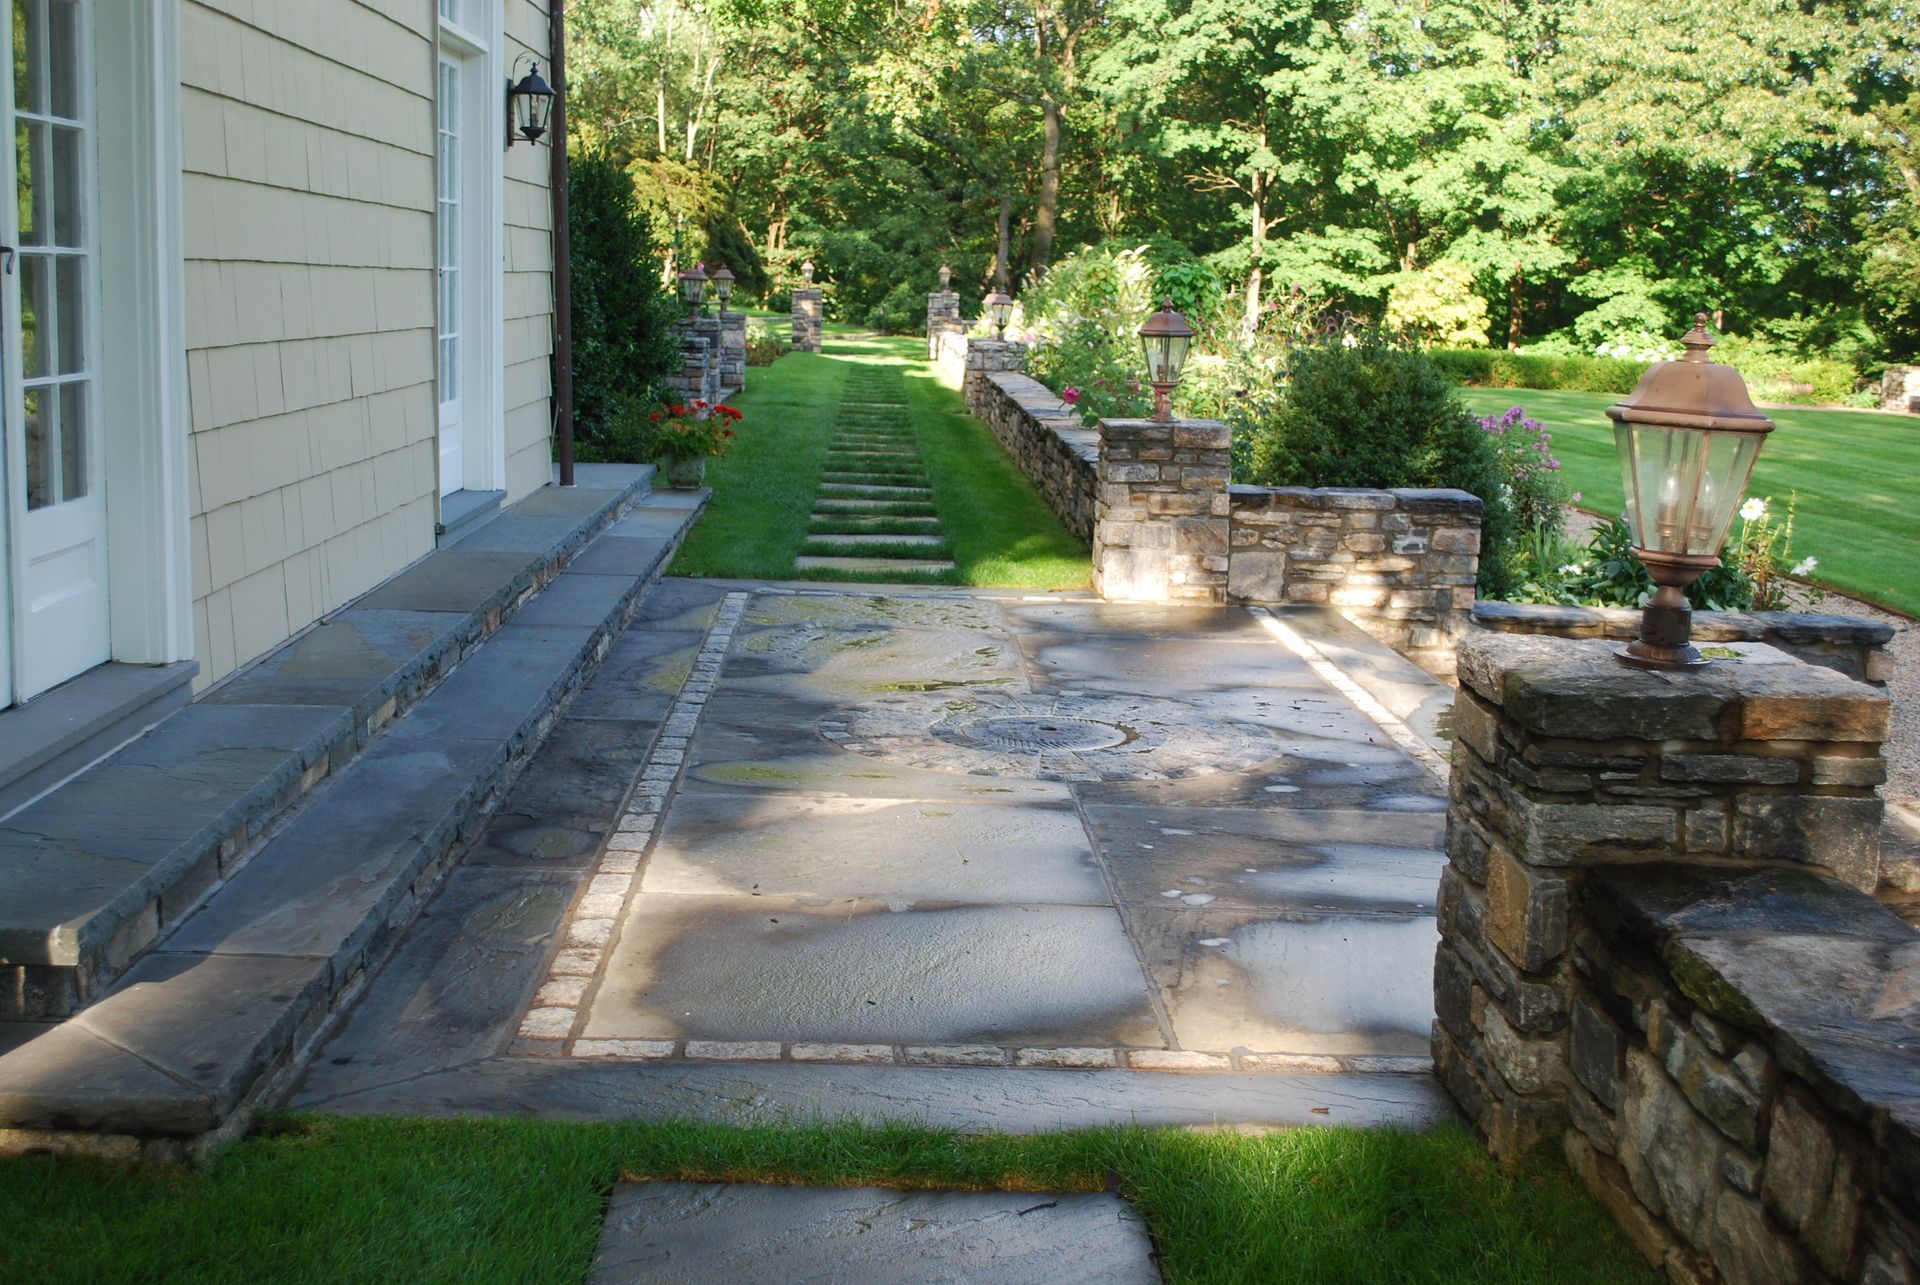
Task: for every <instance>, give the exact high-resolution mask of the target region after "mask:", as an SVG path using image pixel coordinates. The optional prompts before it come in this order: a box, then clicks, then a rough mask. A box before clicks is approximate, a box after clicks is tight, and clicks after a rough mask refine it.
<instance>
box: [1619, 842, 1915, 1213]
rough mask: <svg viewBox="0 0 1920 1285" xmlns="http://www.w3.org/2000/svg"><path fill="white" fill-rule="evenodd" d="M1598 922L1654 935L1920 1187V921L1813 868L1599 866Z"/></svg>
mask: <svg viewBox="0 0 1920 1285" xmlns="http://www.w3.org/2000/svg"><path fill="white" fill-rule="evenodd" d="M1582 897H1583V899H1584V900H1585V901H1586V902H1587V904H1588V907H1589V909H1590V910H1592V911H1594V912H1595V914H1594V919H1595V922H1596V926H1598V927H1600V928H1601V931H1603V932H1604V931H1607V920H1608V919H1610V918H1611V919H1612V920H1613V926H1614V929H1615V931H1623V932H1624V933H1625V934H1626V936H1627V937H1628V938H1629V939H1630V940H1631V939H1633V938H1636V937H1637V938H1638V939H1639V940H1640V941H1642V942H1644V941H1645V940H1646V937H1647V936H1648V935H1651V936H1652V937H1653V938H1654V939H1655V943H1656V946H1657V949H1659V951H1660V954H1661V955H1662V957H1663V959H1664V962H1665V964H1666V967H1667V969H1668V971H1669V972H1670V974H1671V976H1672V979H1673V982H1674V984H1675V985H1677V986H1678V987H1679V988H1680V990H1681V992H1682V993H1683V994H1685V995H1686V996H1687V998H1688V999H1690V1000H1692V1001H1693V1002H1694V1003H1696V1004H1698V1005H1699V1006H1700V1007H1701V1008H1703V1009H1705V1010H1706V1011H1707V1012H1709V1013H1712V1014H1713V1015H1714V1016H1716V1017H1719V1018H1721V1019H1722V1020H1724V1021H1728V1022H1732V1023H1733V1024H1735V1025H1736V1026H1740V1027H1744V1028H1745V1029H1747V1030H1749V1031H1753V1032H1756V1033H1757V1034H1759V1035H1760V1036H1762V1037H1763V1038H1764V1039H1765V1040H1766V1042H1767V1043H1768V1044H1769V1046H1770V1047H1771V1048H1772V1049H1773V1052H1774V1055H1775V1056H1776V1057H1777V1058H1778V1059H1779V1061H1780V1065H1781V1066H1782V1068H1783V1069H1785V1070H1786V1071H1787V1072H1788V1073H1789V1074H1791V1075H1794V1076H1796V1077H1798V1078H1800V1079H1803V1080H1805V1081H1807V1082H1808V1083H1809V1084H1810V1085H1811V1086H1812V1087H1813V1089H1814V1090H1815V1092H1816V1093H1817V1094H1818V1096H1819V1098H1820V1100H1821V1102H1822V1103H1823V1104H1824V1105H1826V1106H1827V1107H1829V1108H1831V1109H1833V1110H1836V1111H1838V1112H1840V1113H1841V1114H1843V1115H1845V1116H1847V1117H1849V1118H1851V1119H1853V1120H1854V1121H1855V1122H1857V1123H1858V1124H1860V1125H1861V1126H1862V1127H1863V1128H1865V1129H1866V1130H1867V1131H1868V1132H1869V1133H1870V1134H1871V1135H1872V1136H1873V1138H1874V1142H1875V1144H1876V1148H1877V1150H1878V1151H1879V1152H1880V1158H1881V1161H1882V1163H1883V1164H1885V1165H1886V1166H1888V1168H1889V1170H1890V1171H1891V1173H1892V1174H1893V1175H1895V1176H1894V1177H1893V1178H1892V1180H1891V1181H1890V1182H1888V1183H1887V1184H1885V1185H1886V1186H1887V1187H1888V1188H1891V1189H1892V1190H1906V1191H1909V1192H1911V1191H1914V1190H1915V1189H1916V1187H1920V1093H1917V1092H1916V1089H1915V1086H1916V1085H1920V1002H1916V998H1917V997H1916V994H1915V984H1914V981H1913V978H1914V975H1915V971H1916V969H1920V933H1916V932H1915V931H1914V930H1913V929H1911V928H1909V927H1907V925H1906V924H1905V923H1903V922H1901V920H1900V919H1899V917H1898V916H1896V915H1895V914H1894V913H1893V912H1892V911H1890V910H1888V909H1887V908H1886V907H1884V906H1882V905H1880V903H1879V902H1877V901H1875V900H1874V899H1873V898H1872V897H1869V896H1868V895H1867V894H1865V893H1863V892H1856V891H1855V890H1853V889H1851V888H1848V887H1845V886H1844V885H1841V884H1839V883H1837V882H1835V881H1834V880H1831V879H1827V878H1825V877H1824V876H1821V875H1819V874H1816V873H1814V872H1812V871H1803V870H1762V871H1749V872H1736V871H1725V870H1719V871H1716V870H1707V869H1700V868H1697V867H1696V868H1693V869H1678V868H1675V867H1672V866H1666V867H1655V866H1625V867H1615V868H1595V869H1592V870H1589V871H1588V872H1587V878H1586V883H1585V887H1584V890H1583V893H1582Z"/></svg>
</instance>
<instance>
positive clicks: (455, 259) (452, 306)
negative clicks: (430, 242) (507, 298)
mask: <svg viewBox="0 0 1920 1285" xmlns="http://www.w3.org/2000/svg"><path fill="white" fill-rule="evenodd" d="M455 3H456V0H440V10H441V12H442V13H445V12H446V11H447V9H448V8H449V7H450V6H452V5H454V4H455ZM460 80H461V76H460V67H459V64H458V63H455V62H453V61H452V60H450V59H442V60H441V63H440V104H439V109H440V193H439V214H440V218H439V227H440V363H439V365H440V400H441V402H442V403H450V402H456V401H458V400H459V399H460V393H459V388H460V383H459V378H460V315H461V309H460V291H461V288H462V282H461V279H460V258H461V255H460V183H461V177H460Z"/></svg>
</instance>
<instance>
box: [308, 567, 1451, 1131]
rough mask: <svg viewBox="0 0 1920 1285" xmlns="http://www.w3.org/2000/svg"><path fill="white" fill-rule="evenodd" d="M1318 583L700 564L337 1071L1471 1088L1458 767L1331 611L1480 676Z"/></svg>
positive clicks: (1210, 1104) (1149, 1112)
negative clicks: (1138, 596)
mask: <svg viewBox="0 0 1920 1285" xmlns="http://www.w3.org/2000/svg"><path fill="white" fill-rule="evenodd" d="M1282 614H1283V616H1284V619H1283V620H1279V621H1274V620H1263V619H1262V618H1260V616H1258V615H1256V614H1254V613H1249V612H1246V611H1241V610H1219V611H1207V610H1194V609H1182V608H1152V607H1128V606H1115V605H1107V604H1101V603H1097V602H1091V601H1086V600H1067V599H1057V598H1021V597H1018V596H1014V595H1008V594H991V593H962V592H958V591H938V592H935V591H927V590H902V589H899V588H897V587H895V588H890V589H889V590H888V591H887V593H886V594H885V596H879V595H876V594H874V593H871V592H866V591H860V590H853V589H846V590H840V589H826V588H820V587H812V588H803V587H798V586H784V585H751V584H740V585H727V584H710V583H703V582H686V581H681V582H671V583H669V584H668V585H667V586H664V587H663V588H662V589H661V590H660V591H659V592H658V593H657V594H656V595H655V599H654V600H652V601H650V602H649V603H648V604H647V606H646V607H645V608H643V611H642V617H643V619H642V620H641V621H639V622H637V623H636V625H635V627H634V629H633V630H632V631H630V632H629V635H628V637H627V639H626V640H623V642H622V644H621V647H620V648H618V649H616V652H615V655H614V657H613V658H610V660H609V664H608V666H607V669H606V670H604V671H603V673H602V674H601V675H600V677H599V678H597V679H596V680H595V682H594V683H593V684H591V685H590V686H589V687H588V688H587V689H586V690H585V691H584V692H583V693H582V694H581V696H580V697H579V698H578V700H577V701H576V702H575V705H574V707H573V709H572V710H571V711H570V716H569V718H568V720H567V721H566V722H565V723H563V724H562V730H559V731H556V733H555V738H556V742H555V744H554V745H553V746H550V747H549V750H551V751H552V752H553V753H555V754H558V755H560V756H561V757H560V759H558V760H557V761H556V762H555V763H554V764H553V765H552V766H547V765H545V764H543V763H542V762H540V761H536V763H535V765H534V766H533V768H531V769H530V773H529V776H530V778H531V779H533V780H535V781H538V782H543V784H540V785H539V786H538V787H537V789H531V787H530V790H531V792H530V794H529V797H526V798H524V799H522V798H518V797H516V798H515V799H510V800H509V802H508V804H507V805H506V806H505V807H504V808H503V809H502V814H501V817H500V818H497V819H496V829H497V830H498V833H497V834H496V833H494V832H493V831H490V833H489V835H487V836H483V838H482V840H481V843H480V845H479V847H478V848H477V849H476V852H475V855H474V856H473V857H472V858H470V859H469V865H470V867H472V868H471V869H464V868H463V869H462V870H457V871H455V872H454V874H453V875H452V876H450V879H449V885H448V889H447V891H446V892H444V893H443V894H442V896H441V898H440V899H439V901H437V902H436V903H435V904H434V905H433V906H431V907H429V909H428V911H427V913H426V915H425V916H423V923H425V925H426V926H425V927H424V928H423V929H422V930H419V931H418V932H417V934H416V939H415V940H412V941H409V942H407V943H404V944H403V945H402V946H401V948H400V950H399V951H398V953H397V954H396V957H395V960H394V963H393V964H392V965H391V966H390V967H389V968H388V969H387V971H386V972H385V973H384V974H383V975H382V976H381V977H379V978H378V979H376V980H375V981H374V982H373V983H372V985H371V986H370V988H369V991H368V995H367V998H366V1000H365V1001H364V1002H363V1004H362V1005H361V1007H360V1009H359V1011H357V1012H356V1013H355V1014H353V1015H352V1017H351V1018H350V1020H349V1021H348V1022H347V1023H346V1024H345V1025H344V1027H343V1028H342V1029H341V1030H340V1031H338V1032H337V1033H336V1034H335V1036H334V1037H333V1039H332V1040H331V1041H330V1043H329V1044H328V1045H327V1046H326V1047H325V1048H324V1049H323V1050H322V1052H321V1054H320V1055H319V1057H318V1058H317V1059H316V1062H315V1065H314V1067H313V1069H312V1070H311V1071H310V1072H309V1074H308V1076H307V1080H306V1083H305V1085H304V1087H303V1089H302V1091H301V1092H300V1094H299V1095H298V1097H297V1099H296V1101H297V1102H298V1103H299V1104H300V1105H303V1106H311V1107H319V1108H322V1109H333V1110H349V1111H382V1110H385V1111H392V1110H415V1111H428V1112H463V1111H476V1110H477V1111H487V1110H515V1111H524V1110H537V1111H546V1112H551V1113H555V1114H563V1115H579V1114H590V1115H599V1114H625V1113H633V1112H636V1111H637V1112H639V1113H644V1114H652V1113H661V1112H665V1113H672V1112H675V1111H686V1110H689V1109H691V1110H695V1111H697V1112H702V1113H712V1114H719V1115H722V1116H725V1117H727V1118H742V1117H745V1118H756V1119H757V1118H766V1117H768V1116H779V1115H787V1114H795V1113H798V1114H818V1113H826V1114H836V1115H839V1114H856V1115H862V1116H887V1117H892V1116H906V1117H910V1118H915V1119H922V1120H927V1121H930V1122H936V1123H944V1124H965V1125H967V1126H970V1127H995V1128H1006V1129H1024V1128H1040V1127H1050V1126H1056V1125H1063V1124H1074V1123H1078V1124H1085V1123H1095V1122H1099V1121H1103V1120H1125V1119H1141V1120H1143V1121H1149V1122H1154V1121H1158V1122H1195V1123H1204V1122H1207V1121H1209V1120H1215V1121H1217V1120H1234V1121H1236V1122H1242V1123H1246V1122H1252V1123H1297V1122H1308V1121H1313V1120H1316V1119H1345V1120H1347V1121H1349V1122H1380V1121H1395V1122H1401V1123H1416V1124H1417V1123H1421V1122H1424V1121H1428V1120H1432V1119H1436V1118H1441V1117H1443V1116H1444V1115H1445V1114H1447V1108H1446V1107H1445V1105H1444V1104H1443V1103H1442V1102H1441V1101H1440V1099H1439V1097H1438V1095H1437V1092H1436V1091H1435V1090H1434V1089H1433V1086H1432V1081H1431V1080H1430V1078H1428V1077H1427V1076H1426V1075H1424V1074H1392V1073H1393V1072H1422V1073H1423V1072H1424V1071H1425V1070H1426V1068H1427V1061H1426V1048H1427V1031H1428V1027H1429V1024H1430V1022H1431V1015H1432V987H1431V966H1432V959H1433V949H1434V942H1435V930H1434V919H1433V910H1434V907H1433V897H1434V893H1435V890H1436V886H1437V881H1438V875H1439V871H1440V868H1441V865H1442V864H1443V862H1444V857H1443V855H1442V854H1441V852H1440V850H1439V849H1440V841H1441V832H1442V822H1443V809H1444V797H1443V787H1442V784H1441V782H1440V780H1439V779H1438V777H1437V776H1436V774H1435V772H1434V771H1433V770H1432V766H1431V765H1430V764H1429V763H1427V762H1423V761H1422V759H1423V758H1429V759H1430V758H1431V755H1430V753H1427V752H1426V750H1425V746H1426V744H1427V740H1426V739H1425V738H1422V737H1420V736H1419V735H1418V734H1416V733H1414V732H1413V731H1411V730H1409V729H1408V728H1407V727H1406V726H1405V725H1404V724H1400V723H1398V722H1397V721H1396V720H1395V719H1394V718H1393V716H1392V714H1390V713H1389V712H1387V711H1386V710H1384V709H1381V708H1380V707H1379V705H1378V704H1377V703H1374V698H1373V697H1371V696H1368V695H1367V694H1366V693H1365V692H1363V691H1361V690H1360V689H1359V688H1357V687H1356V688H1353V690H1352V694H1353V696H1354V698H1355V700H1358V701H1360V702H1361V703H1362V704H1373V707H1374V709H1375V712H1376V714H1378V715H1379V716H1380V718H1381V719H1383V720H1385V724H1386V725H1385V726H1383V725H1382V723H1381V722H1376V721H1375V719H1374V718H1370V717H1369V716H1368V715H1366V714H1364V713H1363V712H1362V711H1361V708H1360V707H1359V706H1357V705H1356V704H1355V701H1354V700H1350V699H1349V698H1348V696H1347V695H1343V694H1342V692H1341V690H1339V689H1338V688H1337V687H1336V686H1335V685H1333V684H1332V683H1331V682H1330V681H1329V677H1328V675H1329V673H1333V674H1334V676H1335V677H1341V678H1343V680H1344V681H1345V682H1347V683H1348V684H1349V686H1351V683H1352V679H1351V678H1345V677H1344V675H1343V674H1340V673H1338V672H1336V671H1332V670H1330V669H1329V667H1328V666H1327V665H1326V663H1325V661H1324V659H1323V658H1320V656H1321V653H1320V650H1319V649H1318V648H1317V647H1316V644H1315V643H1314V642H1313V641H1311V640H1313V639H1315V638H1319V639H1322V640H1324V642H1325V644H1326V647H1325V650H1326V651H1327V652H1328V653H1329V654H1333V655H1337V656H1340V657H1342V665H1341V669H1342V670H1343V671H1344V673H1345V674H1351V675H1357V676H1359V677H1361V678H1362V679H1363V680H1364V683H1365V685H1366V686H1367V688H1368V689H1369V690H1371V691H1373V692H1377V693H1381V694H1382V696H1381V699H1384V700H1385V701H1386V702H1387V704H1389V705H1392V706H1394V707H1396V708H1399V709H1402V710H1409V711H1411V710H1412V709H1414V708H1415V707H1416V706H1418V705H1419V704H1420V703H1421V702H1422V701H1423V700H1431V698H1432V697H1433V696H1434V695H1436V694H1438V692H1439V691H1440V690H1441V689H1438V688H1437V685H1436V684H1433V683H1432V682H1431V681H1430V680H1425V679H1424V678H1423V677H1422V676H1419V675H1418V671H1412V670H1411V666H1407V665H1406V664H1405V663H1404V662H1400V661H1398V658H1397V657H1394V656H1393V655H1392V653H1390V652H1387V651H1385V649H1383V648H1379V647H1377V646H1374V645H1372V644H1370V641H1369V640H1366V639H1365V638H1364V636H1356V635H1357V631H1354V630H1352V628H1351V627H1350V626H1346V625H1344V622H1340V621H1339V620H1338V618H1337V617H1332V616H1327V615H1325V614H1324V613H1318V612H1314V611H1306V612H1289V613H1282ZM1277 633H1278V634H1283V635H1287V636H1290V637H1292V638H1293V639H1294V640H1295V641H1296V643H1297V644H1298V650H1296V649H1294V648H1290V647H1289V646H1287V645H1283V641H1282V640H1281V639H1280V638H1278V637H1276V634H1277ZM1303 638H1304V639H1305V640H1306V641H1301V640H1302V639H1303ZM623 655H624V656H626V657H627V658H628V659H627V660H626V661H624V662H619V658H620V657H621V656H623ZM1356 658H1357V660H1358V661H1359V663H1355V661H1356ZM616 662H619V663H616ZM1409 671H1411V672H1409ZM602 719H605V720H619V722H618V724H617V725H615V723H613V722H612V721H609V722H607V723H605V724H603V726H604V727H605V728H606V731H605V732H603V733H601V734H599V735H598V736H596V737H595V738H593V739H592V740H591V741H586V740H582V741H581V742H580V743H579V744H578V745H575V746H573V747H572V748H569V747H568V740H567V736H565V735H563V732H564V731H565V729H566V728H567V727H569V726H573V727H584V726H588V725H591V724H595V723H598V722H599V721H600V720H602ZM608 735H612V736H613V737H614V739H613V740H608V739H607V736H608ZM1396 735H1397V736H1398V737H1399V739H1398V740H1396V739H1395V737H1396ZM1409 747H1411V748H1409ZM549 750H543V751H542V755H541V758H542V759H543V760H544V759H545V758H546V757H547V755H548V753H549ZM567 765H571V768H570V769H569V767H568V766H567ZM569 770H571V771H572V772H574V773H576V774H586V777H585V779H583V780H578V781H575V780H570V779H569V777H568V775H567V773H568V771H569ZM518 793H519V792H518V791H517V792H516V794H518ZM587 794H590V795H591V796H592V797H591V799H589V798H586V797H584V796H585V795H587ZM463 876H465V877H463ZM958 1068H966V1069H964V1070H960V1069H958ZM975 1068H995V1069H993V1070H986V1069H975ZM1168 1071H1179V1072H1204V1073H1206V1074H1201V1075H1186V1076H1181V1075H1165V1074H1146V1073H1147V1072H1168Z"/></svg>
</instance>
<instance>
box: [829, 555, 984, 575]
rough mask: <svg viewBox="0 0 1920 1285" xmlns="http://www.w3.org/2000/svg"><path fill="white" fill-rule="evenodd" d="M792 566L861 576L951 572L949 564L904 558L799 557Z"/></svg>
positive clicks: (951, 565) (950, 564)
mask: <svg viewBox="0 0 1920 1285" xmlns="http://www.w3.org/2000/svg"><path fill="white" fill-rule="evenodd" d="M793 565H794V567H795V568H796V569H797V570H800V571H858V572H861V573H862V574H868V575H878V576H890V575H899V574H902V573H906V574H911V575H919V574H922V573H926V574H932V573H935V572H940V571H951V570H953V563H951V562H910V561H908V560H906V559H904V558H829V557H812V556H808V557H799V558H795V559H794V560H793Z"/></svg>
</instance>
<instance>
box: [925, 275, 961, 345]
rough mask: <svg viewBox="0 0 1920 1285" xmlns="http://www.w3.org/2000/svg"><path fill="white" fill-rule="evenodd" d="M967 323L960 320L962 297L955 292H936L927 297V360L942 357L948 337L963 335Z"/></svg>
mask: <svg viewBox="0 0 1920 1285" xmlns="http://www.w3.org/2000/svg"><path fill="white" fill-rule="evenodd" d="M966 330H967V323H966V322H964V321H962V320H961V319H960V295H959V294H958V292H956V291H953V290H935V291H933V292H931V293H930V294H928V295H927V360H929V361H933V360H936V359H937V358H938V357H939V356H940V351H941V347H942V345H943V343H944V341H945V338H946V336H948V335H955V336H958V335H963V334H965V333H966Z"/></svg>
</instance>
